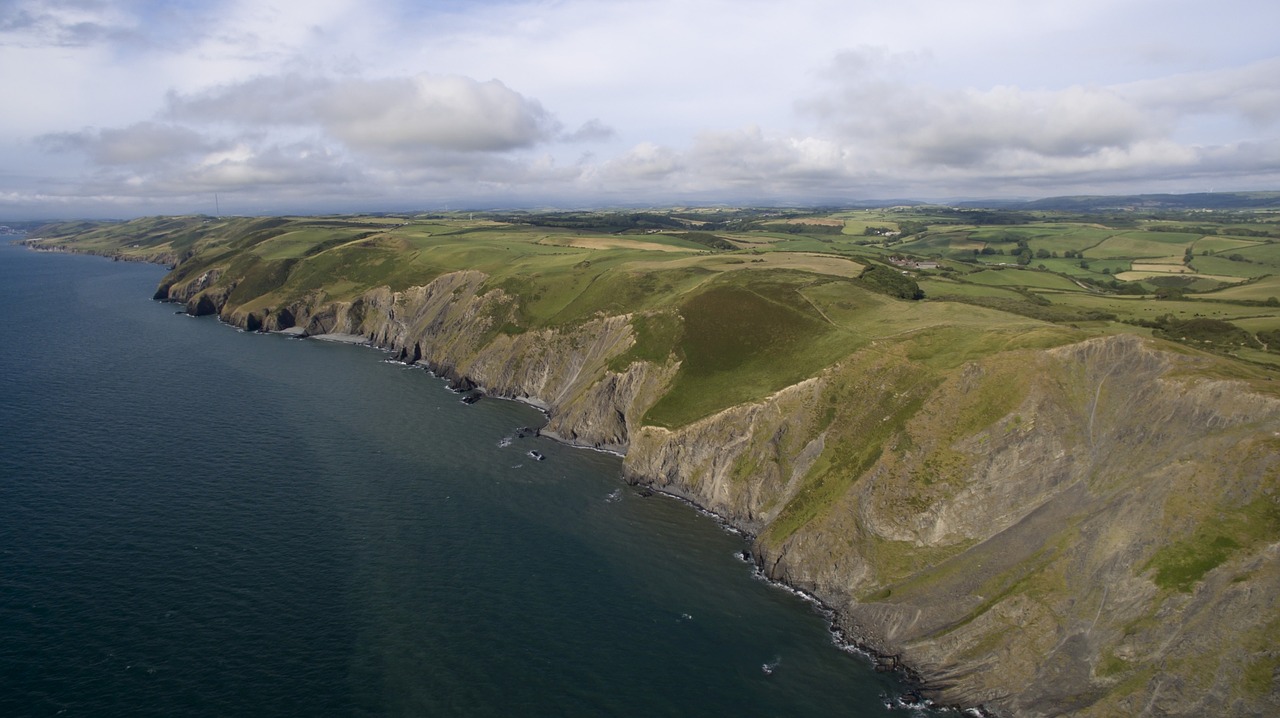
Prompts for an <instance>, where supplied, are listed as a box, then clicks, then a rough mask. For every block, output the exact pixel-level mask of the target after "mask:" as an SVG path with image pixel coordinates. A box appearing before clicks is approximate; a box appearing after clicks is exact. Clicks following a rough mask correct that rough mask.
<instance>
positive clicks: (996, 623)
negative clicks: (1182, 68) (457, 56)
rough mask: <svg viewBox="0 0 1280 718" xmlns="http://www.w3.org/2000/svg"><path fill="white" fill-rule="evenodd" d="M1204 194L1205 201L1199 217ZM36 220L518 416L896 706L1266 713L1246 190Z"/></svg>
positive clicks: (1277, 270)
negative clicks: (801, 593)
mask: <svg viewBox="0 0 1280 718" xmlns="http://www.w3.org/2000/svg"><path fill="white" fill-rule="evenodd" d="M1227 199H1231V200H1232V201H1226V200H1227ZM1214 201H1215V202H1216V203H1217V204H1215V205H1213V206H1195V204H1194V202H1193V201H1192V200H1191V199H1184V200H1183V201H1181V202H1178V201H1171V200H1169V199H1167V198H1166V199H1160V198H1072V200H1071V201H1063V202H1059V203H1058V205H1057V206H1046V205H1044V204H1034V203H1031V204H1025V205H1008V206H1002V207H996V208H992V207H963V206H961V207H956V206H932V205H903V206H895V207H881V208H866V209H828V210H798V209H759V208H757V209H735V208H698V209H664V210H651V211H633V210H618V211H582V212H475V213H465V212H463V213H457V212H455V213H430V214H401V215H390V214H387V215H381V214H380V215H362V216H332V217H270V218H253V217H233V218H219V217H207V216H189V217H156V218H145V219H138V220H132V221H128V222H76V223H58V224H50V225H46V226H44V227H41V228H39V229H38V230H35V231H33V232H32V233H31V235H30V237H31V239H29V240H28V243H29V244H30V245H31V246H33V247H35V248H37V249H44V250H66V251H77V252H91V253H97V254H102V255H105V256H112V257H116V258H120V259H129V260H139V261H153V262H162V263H166V264H170V265H172V266H173V270H172V271H171V272H170V274H169V275H168V276H167V277H166V278H165V279H164V281H163V283H162V284H161V286H160V288H159V289H158V291H157V297H158V298H161V299H166V300H171V301H177V302H181V303H183V304H184V305H185V307H186V309H187V311H189V312H190V313H193V314H218V315H219V316H220V317H221V318H222V319H223V320H224V321H227V322H230V323H232V324H235V325H237V326H240V327H243V328H245V329H249V330H259V331H285V330H288V331H291V332H294V333H299V334H309V335H318V334H351V335H357V336H359V337H362V338H364V339H365V340H367V341H369V342H370V343H372V344H375V345H378V346H381V347H384V348H386V349H388V350H390V351H392V352H395V353H396V355H397V356H398V357H399V358H400V359H402V360H404V361H407V362H420V363H423V364H426V365H428V366H430V367H432V368H433V369H435V370H437V371H439V372H440V373H442V374H444V375H446V376H450V377H451V378H453V379H454V380H455V381H458V382H459V384H460V385H465V386H472V385H474V386H476V387H478V388H479V389H480V390H483V391H484V392H486V393H489V394H492V395H495V396H503V397H511V398H519V399H526V400H530V401H533V402H535V403H538V404H539V405H541V406H544V407H545V408H547V410H548V418H549V424H548V426H547V428H546V431H547V432H548V433H549V434H552V435H554V436H557V437H559V438H561V439H563V440H565V441H569V442H572V443H576V444H581V445H587V446H595V447H600V448H609V449H613V450H616V451H619V452H621V453H624V454H625V455H626V460H625V463H624V466H625V470H626V473H627V478H628V480H629V481H633V482H635V483H643V484H648V485H653V486H655V487H658V488H661V489H663V490H666V491H668V492H671V493H674V494H677V495H681V496H684V497H686V498H689V499H690V500H693V501H695V502H697V503H699V504H701V505H704V506H706V507H708V508H709V509H711V510H713V511H715V512H717V513H719V514H720V515H722V516H724V517H725V518H726V519H727V520H729V521H731V522H734V523H735V524H737V525H739V526H741V527H743V528H744V529H746V530H748V531H750V532H751V533H752V534H753V535H754V536H755V537H756V540H755V543H756V549H757V550H756V554H757V557H758V560H759V562H760V565H761V567H762V568H763V569H764V570H765V571H766V573H767V574H768V575H770V576H771V577H774V578H777V579H779V580H783V581H786V582H788V583H790V584H792V585H795V586H797V587H799V588H803V589H805V590H807V591H810V592H812V593H814V594H816V595H817V596H819V597H820V598H822V599H823V600H824V601H826V602H827V603H828V604H829V605H831V606H832V607H833V608H834V609H835V610H836V611H837V613H838V615H839V622H840V626H841V628H842V629H843V630H844V631H846V632H847V634H848V635H849V636H851V637H852V638H854V639H855V640H857V641H859V642H861V643H863V644H864V645H866V646H867V647H868V648H871V649H873V650H875V651H877V652H879V653H882V654H885V655H893V656H898V657H900V659H901V661H902V662H903V663H904V664H905V665H907V666H908V667H910V668H911V669H913V670H915V671H917V672H918V674H919V676H920V678H921V680H922V681H923V683H924V685H925V686H926V688H927V691H928V693H929V695H930V696H931V697H933V698H935V699H936V700H939V701H942V702H946V703H953V704H956V705H959V706H965V707H974V706H983V707H985V708H986V709H988V710H990V711H992V712H994V713H996V714H1008V715H1060V714H1064V713H1069V714H1078V715H1099V716H1101V715H1121V714H1124V715H1136V714H1139V713H1142V712H1143V711H1144V710H1147V711H1151V712H1153V713H1158V714H1169V715H1201V714H1205V713H1220V714H1232V715H1274V714H1275V713H1276V711H1277V709H1278V708H1280V698H1278V697H1277V692H1278V690H1280V689H1278V688H1277V680H1276V670H1277V667H1280V659H1278V658H1277V654H1276V646H1277V645H1280V632H1278V628H1277V627H1278V626H1280V612H1277V609H1276V606H1277V605H1278V602H1277V597H1278V596H1280V563H1278V562H1277V555H1276V552H1277V546H1280V381H1276V380H1277V379H1278V378H1280V194H1275V193H1273V194H1266V193H1255V194H1251V195H1218V196H1216V197H1215V199H1214Z"/></svg>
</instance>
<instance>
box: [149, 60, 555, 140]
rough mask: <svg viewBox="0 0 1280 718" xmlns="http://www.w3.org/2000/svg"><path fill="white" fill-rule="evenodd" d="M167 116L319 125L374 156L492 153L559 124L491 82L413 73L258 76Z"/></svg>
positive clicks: (191, 99)
mask: <svg viewBox="0 0 1280 718" xmlns="http://www.w3.org/2000/svg"><path fill="white" fill-rule="evenodd" d="M167 114H168V116H170V117H171V118H173V119H177V120H183V121H187V122H193V123H210V122H229V123H240V124H244V125H291V126H304V127H305V126H313V125H314V126H318V127H320V128H322V129H323V130H325V131H326V132H327V133H328V134H329V135H331V136H332V137H334V138H335V139H338V140H341V141H342V142H344V143H345V144H346V145H348V146H349V147H351V148H353V149H356V150H359V151H364V152H370V153H374V154H380V155H385V156H395V155H401V154H405V153H407V154H409V155H416V154H418V153H420V152H422V151H424V150H445V151H455V152H498V151H505V150H512V149H516V148H521V147H530V146H533V145H535V144H538V143H540V142H544V141H547V140H550V139H551V138H552V137H554V135H555V133H556V132H557V131H558V130H559V127H560V125H559V122H558V121H557V120H556V119H555V118H554V117H553V116H552V115H551V114H550V113H548V112H547V111H546V110H544V109H543V108H542V106H541V105H540V104H539V103H538V102H537V101H536V100H531V99H528V98H526V97H524V96H523V95H521V94H520V93H518V92H515V91H514V90H511V89H510V88H508V87H507V86H506V85H504V84H502V83H501V82H499V81H497V80H489V81H488V82H477V81H476V80H473V79H471V78H467V77H454V76H451V77H444V76H437V75H427V74H422V75H417V76H416V77H411V78H388V79H377V80H363V79H339V80H334V79H326V78H317V77H305V76H299V75H285V76H276V77H261V78H255V79H253V80H249V81H247V82H242V83H238V84H234V85H229V86H225V87H220V88H216V89H213V90H210V91H207V92H203V93H199V94H196V95H192V96H183V95H176V94H174V95H170V97H169V109H168V113H167Z"/></svg>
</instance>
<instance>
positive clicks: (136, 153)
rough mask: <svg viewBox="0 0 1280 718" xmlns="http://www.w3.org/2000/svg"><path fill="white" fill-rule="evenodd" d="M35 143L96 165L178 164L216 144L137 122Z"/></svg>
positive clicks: (56, 135) (190, 133) (54, 135)
mask: <svg viewBox="0 0 1280 718" xmlns="http://www.w3.org/2000/svg"><path fill="white" fill-rule="evenodd" d="M37 142H38V143H39V144H40V145H42V146H44V147H45V148H47V149H49V150H52V151H57V152H68V151H81V152H84V153H85V154H87V155H88V156H89V157H90V159H92V160H93V161H94V162H95V163H96V164H99V165H131V164H132V165H150V164H155V163H161V162H168V161H175V160H180V159H182V158H183V157H185V156H188V155H192V154H196V153H199V152H202V151H207V150H209V149H211V148H213V147H214V146H215V145H216V144H217V143H216V142H214V141H211V140H209V139H207V138H206V137H204V136H203V135H201V134H200V133H198V132H196V131H194V130H191V129H189V128H186V127H181V126H178V125H172V124H160V123H156V122H139V123H137V124H133V125H130V126H128V127H122V128H118V129H101V130H99V129H87V130H81V131H79V132H57V133H51V134H47V135H42V136H40V137H38V138H37Z"/></svg>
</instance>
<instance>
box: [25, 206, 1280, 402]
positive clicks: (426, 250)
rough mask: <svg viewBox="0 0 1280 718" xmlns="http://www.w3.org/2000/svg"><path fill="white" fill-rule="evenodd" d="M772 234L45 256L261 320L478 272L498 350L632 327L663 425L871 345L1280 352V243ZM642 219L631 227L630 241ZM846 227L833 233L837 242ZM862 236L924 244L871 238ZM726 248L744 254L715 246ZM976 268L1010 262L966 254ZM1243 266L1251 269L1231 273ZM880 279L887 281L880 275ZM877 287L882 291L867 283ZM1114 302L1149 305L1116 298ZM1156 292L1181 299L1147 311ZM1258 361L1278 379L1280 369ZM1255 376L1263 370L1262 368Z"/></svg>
mask: <svg viewBox="0 0 1280 718" xmlns="http://www.w3.org/2000/svg"><path fill="white" fill-rule="evenodd" d="M781 214H782V215H783V216H782V218H778V217H777V216H776V215H775V216H771V217H769V218H768V219H766V220H765V222H764V223H759V222H754V223H753V221H750V220H751V218H752V217H757V218H758V217H759V216H761V213H754V214H753V213H752V212H750V211H737V210H725V211H715V212H711V211H708V212H683V213H682V212H671V213H666V214H663V213H661V212H647V213H640V214H635V213H633V214H626V213H607V212H601V213H592V212H573V213H555V214H551V215H547V216H545V217H543V216H540V215H536V214H535V213H516V214H515V215H512V216H511V217H497V218H495V216H480V217H477V218H475V219H469V218H466V217H465V216H443V217H442V216H435V217H413V216H385V217H268V218H211V217H199V216H192V217H171V218H155V217H152V218H143V219H139V220H133V221H130V222H114V223H66V224H63V225H57V226H51V227H47V228H44V229H43V230H41V232H40V233H39V234H40V235H41V236H45V237H49V240H48V241H49V243H50V244H52V245H53V246H58V245H64V246H74V247H76V248H77V249H81V250H86V251H94V252H98V253H102V254H112V253H120V254H123V255H125V256H129V257H136V258H153V259H154V258H165V259H168V258H177V257H189V258H188V259H187V260H186V261H184V262H183V263H182V265H181V266H180V267H179V268H178V269H177V270H176V271H175V272H173V273H172V274H171V275H170V277H169V278H167V279H166V281H167V282H183V281H190V280H192V279H195V278H196V277H199V276H201V275H202V274H204V273H205V272H208V271H211V270H216V271H220V272H221V273H222V276H221V279H219V280H218V284H219V285H220V286H221V287H222V288H223V289H230V288H231V287H232V286H233V285H234V291H232V292H231V294H230V297H229V303H228V308H227V309H226V310H225V311H231V310H234V309H236V308H240V309H243V310H245V311H254V312H263V313H265V312H269V311H273V310H274V309H275V308H280V307H284V306H286V305H288V304H290V303H292V302H301V301H307V302H311V301H315V298H316V297H320V296H323V297H324V299H325V300H346V301H349V300H353V299H355V298H357V297H359V296H360V295H361V294H362V293H364V292H366V291H368V290H370V289H373V288H375V287H381V286H386V287H389V288H390V289H392V290H396V291H398V290H403V289H405V288H408V287H411V286H415V285H423V284H426V283H428V282H430V281H431V280H433V279H435V278H437V277H439V276H441V275H442V274H445V273H448V272H453V271H459V270H474V271H478V272H482V273H483V274H484V275H485V277H486V279H485V280H484V281H485V286H484V289H485V290H490V289H501V290H503V291H504V292H505V293H507V294H508V295H509V296H510V297H511V298H512V303H511V305H510V306H511V307H512V310H511V312H510V313H509V314H508V313H507V312H506V311H505V310H504V313H503V317H502V318H501V322H500V323H501V324H502V326H501V331H504V332H507V333H517V332H522V331H527V330H531V329H540V328H548V327H553V328H565V327H573V326H576V325H578V324H581V323H583V322H586V321H588V320H590V319H592V318H593V317H597V316H601V315H619V314H631V315H632V326H633V328H634V330H635V332H636V335H637V337H639V338H640V341H639V342H638V343H637V345H636V346H634V347H632V348H631V349H629V350H628V351H626V352H625V353H624V354H623V355H622V356H620V357H615V358H614V360H613V363H612V365H613V366H614V367H615V368H622V367H625V366H626V364H628V363H630V362H632V361H652V362H658V363H661V362H665V361H667V360H668V359H670V358H672V357H674V358H676V359H679V360H680V361H681V364H680V368H679V370H678V371H677V372H676V375H675V379H674V382H673V384H672V385H671V387H670V388H669V390H668V391H667V393H666V394H665V395H664V396H662V397H659V398H658V399H657V401H656V403H655V404H654V405H653V406H652V407H651V408H650V413H649V414H648V415H647V416H646V421H650V422H653V423H656V424H660V425H663V426H680V425H684V424H686V423H688V422H690V421H694V420H696V419H698V418H700V417H703V416H707V415H708V414H710V413H713V412H715V411H719V410H721V409H723V408H726V407H728V406H731V405H733V404H737V403H741V402H744V401H752V400H755V399H759V398H762V397H764V396H767V395H768V394H769V393H771V392H773V391H776V390H778V389H780V388H782V387H784V386H787V385H789V384H792V383H795V382H797V381H800V380H802V379H804V378H807V377H810V376H814V375H815V374H817V373H819V372H821V371H823V370H824V369H826V368H827V367H830V366H832V365H834V364H836V363H838V362H839V361H841V360H842V359H844V358H846V357H848V356H849V355H850V354H851V353H852V352H857V351H860V350H863V349H867V348H869V347H871V346H872V345H873V343H880V344H881V345H882V346H889V345H895V346H896V345H901V346H904V347H906V346H909V347H910V348H909V349H905V350H904V351H907V352H908V353H909V354H910V356H911V357H912V358H913V360H915V361H918V362H921V363H922V365H926V366H936V367H942V366H949V365H954V363H955V362H958V361H967V360H970V359H973V358H980V357H982V356H986V355H989V354H992V353H999V352H1003V351H1008V350H1010V349H1011V348H1015V347H1018V346H1049V345H1053V344H1055V343H1062V342H1065V341H1070V340H1073V339H1078V338H1082V337H1084V336H1088V335H1091V334H1107V333H1115V332H1133V333H1138V334H1143V335H1150V334H1151V332H1152V329H1150V328H1144V327H1141V326H1137V325H1136V323H1137V322H1151V321H1153V320H1155V319H1156V318H1158V317H1161V316H1164V315H1166V314H1167V315H1170V316H1172V317H1173V318H1174V319H1176V320H1178V321H1187V320H1191V319H1194V318H1199V317H1203V318H1210V319H1218V320H1223V321H1227V322H1233V321H1240V322H1243V323H1242V324H1239V325H1237V326H1239V327H1240V329H1242V330H1245V331H1248V332H1269V331H1273V330H1275V328H1276V322H1275V321H1274V319H1275V318H1276V317H1277V316H1280V309H1278V308H1275V307H1266V306H1263V304H1264V303H1265V302H1266V301H1267V300H1268V298H1270V297H1280V243H1275V244H1272V243H1267V242H1265V241H1262V240H1255V239H1248V238H1237V237H1232V236H1226V234H1225V233H1224V232H1220V233H1219V234H1217V235H1209V236H1206V235H1205V233H1199V234H1196V233H1192V232H1189V231H1188V232H1169V231H1142V230H1135V229H1133V228H1132V226H1133V225H1135V224H1140V222H1137V221H1128V225H1129V226H1121V227H1108V226H1104V225H1101V224H1098V223H1097V222H1095V221H1092V220H1089V219H1088V218H1083V217H1082V218H1078V219H1076V220H1075V221H1072V220H1068V219H1064V218H1063V217H1061V216H1055V217H1054V218H1052V219H1051V220H1049V221H1043V220H1040V219H1037V216H1036V215H1034V214H1031V213H1026V214H1023V215H1020V220H1021V221H1022V223H1021V224H1000V225H995V226H984V225H980V224H975V223H974V219H975V218H978V217H979V215H980V214H981V213H977V214H975V213H970V212H959V213H957V212H955V211H953V210H948V209H946V208H936V207H934V208H919V209H910V208H906V209H903V208H895V209H883V210H873V211H861V210H859V211H847V212H838V213H832V214H828V215H804V216H801V214H802V213H791V216H790V217H788V216H787V213H781ZM637 217H639V218H640V219H641V220H643V222H642V223H641V224H636V222H635V221H632V220H635V219H636V218H637ZM744 218H745V219H744ZM1232 221H1233V222H1235V223H1236V224H1240V222H1239V218H1235V219H1233V220H1232ZM628 222H630V224H628ZM1208 222H1212V218H1210V219H1204V218H1196V223H1197V225H1199V224H1204V223H1208ZM718 223H719V224H718ZM806 223H817V224H813V225H812V226H810V225H809V224H806ZM841 225H843V229H842V231H843V234H838V233H835V232H833V231H832V230H833V228H834V227H838V226H841ZM1166 226H1174V225H1166ZM1232 226H1235V225H1232ZM1241 226H1242V227H1244V226H1249V227H1252V225H1241ZM623 227H628V228H626V229H621V228H623ZM644 227H648V228H650V229H652V228H653V227H660V228H661V231H656V232H653V233H649V232H650V229H644ZM867 227H891V228H893V227H897V228H901V229H908V230H910V232H912V234H911V235H910V236H908V237H905V238H886V237H870V236H864V235H862V234H861V232H862V231H863V230H864V229H865V228H867ZM797 230H798V231H799V233H798V234H797V233H792V232H793V231H797ZM1255 230H1256V228H1254V229H1250V230H1249V231H1255ZM1235 231H1238V232H1239V231H1245V230H1244V229H1237V230H1235ZM724 239H727V240H729V241H730V242H732V243H733V244H732V245H729V244H721V242H722V240H724ZM1020 242H1021V243H1023V244H1024V245H1025V246H1026V247H1028V248H1030V249H1031V250H1032V251H1035V250H1044V251H1045V252H1057V253H1059V254H1060V255H1061V254H1064V253H1066V252H1068V251H1070V252H1084V253H1085V255H1086V258H1085V260H1084V261H1083V263H1084V264H1085V265H1087V266H1083V267H1082V266H1080V265H1081V263H1082V261H1081V259H1079V258H1067V257H1063V256H1059V257H1056V258H1054V257H1045V258H1033V259H1032V260H1031V261H1032V267H1036V266H1039V265H1043V266H1044V270H1036V269H1029V268H1023V267H1018V266H1014V263H1015V262H1016V261H1017V259H1016V257H1015V256H1014V254H1015V252H1018V251H1022V250H1021V245H1020V244H1019V243H1020ZM730 246H737V247H741V249H727V247H730ZM1188 246H1194V247H1195V248H1197V249H1199V250H1200V251H1204V250H1208V251H1210V252H1213V254H1210V255H1203V254H1199V253H1197V254H1196V255H1195V256H1194V259H1193V262H1192V264H1191V269H1194V270H1196V271H1197V272H1198V273H1199V274H1193V275H1188V276H1186V277H1179V276H1175V275H1172V274H1168V273H1167V272H1164V271H1157V272H1144V273H1136V274H1132V275H1125V278H1132V279H1135V280H1140V281H1135V282H1129V283H1127V284H1122V283H1120V282H1119V281H1118V280H1117V279H1116V275H1118V274H1122V273H1124V272H1126V271H1127V270H1130V268H1131V267H1133V266H1134V265H1135V264H1137V265H1144V264H1153V263H1157V264H1158V263H1159V262H1161V261H1169V262H1172V263H1173V264H1170V265H1158V266H1156V267H1155V268H1156V269H1161V270H1163V269H1165V268H1170V269H1182V268H1184V267H1183V265H1182V263H1181V262H1182V251H1183V249H1184V248H1185V247H1188ZM984 247H994V248H999V249H1000V250H1001V251H1003V252H1005V253H1004V254H987V255H983V254H979V255H976V256H975V255H974V250H975V249H982V248H984ZM897 253H908V254H911V255H913V256H918V257H919V256H923V257H937V258H941V259H942V260H943V264H944V265H945V266H944V270H945V271H943V270H939V271H929V272H916V273H913V276H912V277H907V276H905V275H903V274H902V273H901V271H900V270H898V269H896V268H889V267H888V266H887V265H885V264H884V261H885V259H886V258H887V256H888V255H891V254H897ZM1233 254H1240V255H1241V257H1242V258H1244V259H1248V260H1249V261H1248V262H1244V261H1232V260H1230V259H1228V258H1227V257H1228V256H1230V255H1233ZM957 259H962V260H964V261H963V262H960V261H955V260H957ZM1139 260H1140V261H1139ZM1000 264H1007V265H1010V266H1006V267H1000V266H999V265H1000ZM869 267H878V269H875V270H874V272H870V273H869V272H868V271H867V270H868V268H869ZM1104 270H1105V273H1104ZM872 274H874V275H875V276H878V277H881V278H882V279H883V280H884V281H880V282H873V281H872V279H874V278H875V276H871V275H872ZM912 279H914V280H915V281H916V282H917V284H918V285H919V288H920V289H922V290H923V292H924V294H925V297H926V299H925V301H900V300H898V299H895V298H893V297H891V296H886V295H885V293H892V292H896V293H898V294H908V295H909V294H911V293H912V291H913V290H914V288H915V285H913V284H910V282H911V280H912ZM890 280H892V281H890ZM1237 280H1238V281H1240V284H1239V285H1237V286H1232V287H1228V288H1225V289H1223V288H1220V287H1222V285H1223V284H1224V283H1226V282H1229V281H1237ZM1085 283H1093V284H1092V285H1090V286H1088V287H1085V286H1082V284H1085ZM898 284H901V285H902V286H901V287H899V286H897V285H898ZM1121 288H1123V289H1124V290H1125V291H1130V292H1139V293H1146V297H1145V298H1140V297H1133V296H1124V295H1121V294H1118V293H1117V290H1118V289H1121ZM869 289H878V290H879V291H880V292H885V293H876V292H875V291H868V290H869ZM1157 289H1160V290H1161V291H1163V292H1165V293H1169V292H1173V293H1174V294H1175V295H1176V293H1178V292H1182V293H1184V294H1186V295H1185V296H1184V297H1183V298H1181V299H1179V298H1177V297H1176V296H1171V297H1170V298H1166V299H1154V298H1151V293H1153V292H1155V291H1156V290H1157ZM908 290H911V291H908ZM1210 290H1212V291H1210ZM1195 292H1204V293H1201V294H1196V293H1195ZM1125 322H1129V323H1128V324H1126V323H1125ZM1066 324H1072V325H1074V326H1065V325H1066ZM1256 349H1257V354H1258V355H1260V356H1261V358H1262V359H1264V360H1266V361H1267V362H1271V361H1274V360H1275V357H1280V355H1274V356H1272V355H1269V354H1267V353H1266V352H1263V351H1262V348H1261V345H1259V346H1258V347H1257V348H1256ZM1241 352H1245V350H1244V349H1241V350H1239V352H1237V353H1241ZM1241 355H1242V356H1243V354H1241ZM1248 358H1250V360H1252V361H1258V360H1259V357H1258V356H1255V354H1252V353H1250V354H1249V355H1248Z"/></svg>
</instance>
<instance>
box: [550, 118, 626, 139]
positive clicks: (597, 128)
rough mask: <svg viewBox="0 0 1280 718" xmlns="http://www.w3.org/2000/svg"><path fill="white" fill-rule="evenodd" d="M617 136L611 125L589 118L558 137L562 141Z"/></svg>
mask: <svg viewBox="0 0 1280 718" xmlns="http://www.w3.org/2000/svg"><path fill="white" fill-rule="evenodd" d="M617 136H618V132H617V131H616V130H614V129H613V128H612V127H610V126H608V125H606V124H605V123H603V122H601V121H600V120H598V119H590V120H587V121H586V122H584V123H582V126H580V127H579V128H578V129H576V130H574V131H573V132H570V133H569V134H567V135H563V136H562V137H561V138H560V139H561V140H562V141H564V142H600V141H602V140H611V139H613V138H614V137H617Z"/></svg>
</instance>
